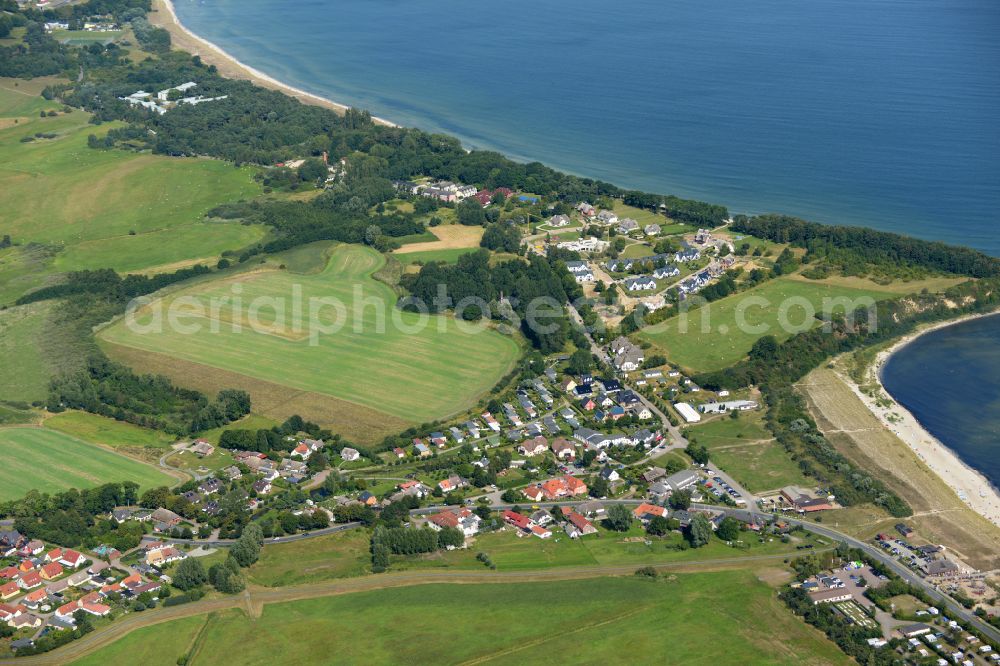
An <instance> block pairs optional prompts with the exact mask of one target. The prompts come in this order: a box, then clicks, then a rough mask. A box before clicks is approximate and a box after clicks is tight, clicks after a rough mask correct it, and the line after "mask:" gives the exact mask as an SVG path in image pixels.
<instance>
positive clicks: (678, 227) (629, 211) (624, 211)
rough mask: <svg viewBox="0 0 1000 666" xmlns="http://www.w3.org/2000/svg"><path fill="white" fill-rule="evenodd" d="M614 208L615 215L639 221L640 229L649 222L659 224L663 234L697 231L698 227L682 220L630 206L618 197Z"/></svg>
mask: <svg viewBox="0 0 1000 666" xmlns="http://www.w3.org/2000/svg"><path fill="white" fill-rule="evenodd" d="M612 210H613V211H614V212H615V215H617V216H618V217H619V219H621V218H626V217H631V218H632V219H633V220H635V221H636V222H638V223H639V229H640V230H641V229H643V228H644V227H645V226H646V225H647V224H658V225H660V227H661V229H662V233H663V234H674V233H686V232H688V231H696V230H697V227H692V226H689V225H686V224H683V223H680V222H676V221H674V220H672V219H670V218H669V217H665V216H663V215H660V214H659V213H656V212H654V211H651V210H647V209H645V208H636V207H635V206H629V205H628V204H625V203H622V202H621V201H618V200H617V199H616V200H615V202H614V207H613V208H612Z"/></svg>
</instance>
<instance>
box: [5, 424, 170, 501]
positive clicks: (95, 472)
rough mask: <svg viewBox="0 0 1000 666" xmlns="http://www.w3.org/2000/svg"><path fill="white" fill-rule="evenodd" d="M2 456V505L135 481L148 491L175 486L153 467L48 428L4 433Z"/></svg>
mask: <svg viewBox="0 0 1000 666" xmlns="http://www.w3.org/2000/svg"><path fill="white" fill-rule="evenodd" d="M0 455H2V456H3V461H4V464H3V465H2V466H0V499H2V500H10V499H15V498H18V497H21V496H23V495H24V494H25V493H27V492H28V491H29V490H38V491H40V492H57V491H60V490H66V489H68V488H89V487H93V486H98V485H100V484H102V483H108V482H110V481H135V482H136V483H138V484H139V485H140V486H141V487H142V488H144V489H145V488H152V487H154V486H161V485H166V486H170V485H173V484H174V483H175V479H174V478H172V477H170V476H168V475H166V474H164V473H163V472H161V471H159V470H158V469H156V468H155V467H153V466H151V465H147V464H144V463H141V462H139V461H137V460H133V459H132V458H127V457H125V456H122V455H118V454H116V453H113V452H111V451H108V450H107V449H103V448H101V447H99V446H94V445H93V444H88V443H87V442H84V441H83V440H80V439H76V438H74V437H70V436H69V435H65V434H63V433H60V432H57V431H55V430H49V429H47V428H31V427H20V428H19V427H11V428H0Z"/></svg>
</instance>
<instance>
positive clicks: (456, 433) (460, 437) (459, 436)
mask: <svg viewBox="0 0 1000 666" xmlns="http://www.w3.org/2000/svg"><path fill="white" fill-rule="evenodd" d="M448 431H449V432H450V433H451V438H452V439H453V440H455V442H456V443H458V444H461V443H462V442H464V441H465V435H464V434H463V433H462V431H461V430H459V429H458V428H456V427H455V426H452V427H450V428H448Z"/></svg>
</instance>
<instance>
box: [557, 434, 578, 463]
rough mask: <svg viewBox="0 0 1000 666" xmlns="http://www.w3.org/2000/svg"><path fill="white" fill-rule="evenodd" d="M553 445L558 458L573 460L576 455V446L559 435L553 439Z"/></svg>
mask: <svg viewBox="0 0 1000 666" xmlns="http://www.w3.org/2000/svg"><path fill="white" fill-rule="evenodd" d="M551 447H552V453H553V454H554V455H555V457H556V458H557V459H558V460H573V458H575V457H576V446H575V445H574V444H573V442H570V441H569V440H567V439H564V438H562V437H558V438H556V439H554V440H552V444H551Z"/></svg>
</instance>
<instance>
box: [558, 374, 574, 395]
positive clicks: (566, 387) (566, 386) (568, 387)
mask: <svg viewBox="0 0 1000 666" xmlns="http://www.w3.org/2000/svg"><path fill="white" fill-rule="evenodd" d="M559 388H560V389H561V390H562V391H563V393H569V392H570V391H573V390H576V380H574V379H573V378H572V377H567V378H566V379H564V380H562V381H561V382H559Z"/></svg>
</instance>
